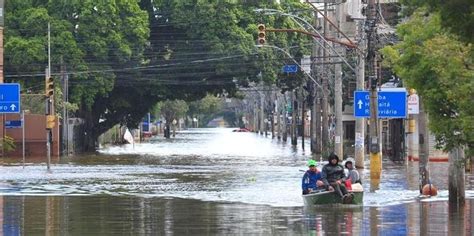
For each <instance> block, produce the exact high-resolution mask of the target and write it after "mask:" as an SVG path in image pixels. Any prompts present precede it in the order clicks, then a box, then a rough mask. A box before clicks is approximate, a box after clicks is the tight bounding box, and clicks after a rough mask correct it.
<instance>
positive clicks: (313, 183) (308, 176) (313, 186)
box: [301, 160, 324, 194]
mask: <svg viewBox="0 0 474 236" xmlns="http://www.w3.org/2000/svg"><path fill="white" fill-rule="evenodd" d="M308 168H309V169H308V170H307V171H306V172H305V173H304V175H303V181H302V185H301V186H302V189H303V194H308V193H311V192H312V191H314V190H317V189H324V183H323V181H321V172H320V171H319V170H318V168H316V161H315V160H309V161H308Z"/></svg>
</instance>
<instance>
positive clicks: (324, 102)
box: [321, 2, 329, 155]
mask: <svg viewBox="0 0 474 236" xmlns="http://www.w3.org/2000/svg"><path fill="white" fill-rule="evenodd" d="M324 15H325V16H327V15H328V4H327V3H326V2H325V3H324ZM323 21H324V23H323V28H324V38H328V31H329V24H328V21H327V20H324V19H323ZM323 45H325V47H324V48H323V60H324V62H323V76H322V78H321V79H322V81H321V86H322V87H323V88H322V97H321V106H322V109H321V110H322V114H321V116H322V134H321V145H322V151H323V154H326V155H327V154H328V151H329V147H328V145H329V127H328V126H329V122H328V96H329V94H328V90H329V85H328V79H329V78H328V77H329V70H328V69H329V66H328V52H327V49H326V48H327V47H329V44H328V42H327V41H325V42H324V44H323Z"/></svg>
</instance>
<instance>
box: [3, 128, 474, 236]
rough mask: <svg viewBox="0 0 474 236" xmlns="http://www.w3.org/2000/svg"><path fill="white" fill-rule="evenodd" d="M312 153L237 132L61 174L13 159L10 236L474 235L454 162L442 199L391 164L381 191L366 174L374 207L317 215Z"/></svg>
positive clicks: (117, 152) (78, 161)
mask: <svg viewBox="0 0 474 236" xmlns="http://www.w3.org/2000/svg"><path fill="white" fill-rule="evenodd" d="M305 146H306V149H307V150H306V151H303V150H302V149H301V145H299V146H298V147H297V148H293V147H292V146H291V145H289V144H284V143H282V142H280V141H278V140H276V139H274V140H272V139H271V137H270V136H269V137H264V136H261V135H257V134H255V133H235V132H232V129H191V130H189V131H183V132H179V133H178V134H177V135H176V137H175V138H173V139H170V140H165V139H163V138H162V137H156V138H154V139H151V140H150V142H147V143H141V144H135V145H124V146H113V147H105V148H102V149H100V152H99V153H98V154H96V155H92V156H80V157H71V158H66V159H61V160H57V162H55V164H53V165H52V167H51V172H47V171H46V165H45V163H41V162H37V161H29V160H28V159H27V164H26V166H25V168H23V167H22V165H21V163H16V164H12V161H11V160H2V161H3V162H4V163H3V165H2V166H0V173H1V174H0V204H1V205H2V206H3V207H2V208H0V225H2V226H3V227H1V228H0V235H189V234H196V235H203V234H204V235H214V234H217V235H227V234H251V235H254V234H255V235H275V234H282V235H294V234H296V235H299V234H305V235H306V234H308V233H309V234H312V233H313V234H335V235H337V234H349V235H425V234H429V235H448V234H449V235H472V234H473V233H474V228H473V227H474V206H473V204H474V200H473V199H474V191H473V190H472V189H473V184H472V181H473V179H474V177H472V176H469V175H468V176H467V181H466V188H467V189H468V190H467V191H466V197H467V198H468V199H467V201H466V205H465V206H464V207H463V208H462V210H460V211H456V210H453V209H450V207H449V205H448V202H447V199H448V192H447V188H448V173H447V170H448V164H447V163H431V164H430V170H431V177H432V183H433V184H434V185H435V186H437V187H438V188H439V189H440V191H439V195H438V196H437V197H434V198H430V199H419V198H418V195H419V191H418V165H417V163H416V162H414V163H403V164H396V163H392V162H390V161H388V160H386V161H384V163H383V172H382V180H381V182H380V183H378V184H375V185H374V183H371V182H370V180H369V179H368V178H369V162H368V160H367V162H366V163H365V168H364V169H363V170H360V173H361V174H362V177H363V185H364V188H365V190H366V192H365V194H364V204H363V206H323V207H314V208H305V207H304V206H303V200H302V197H301V177H302V175H303V171H304V170H306V166H305V164H306V161H307V160H308V159H309V158H310V151H309V144H307V145H305ZM20 160H21V159H17V161H18V162H19V161H20ZM318 164H321V162H320V161H318ZM321 167H322V166H319V168H320V169H321Z"/></svg>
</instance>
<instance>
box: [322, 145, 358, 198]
mask: <svg viewBox="0 0 474 236" xmlns="http://www.w3.org/2000/svg"><path fill="white" fill-rule="evenodd" d="M328 162H329V163H328V164H326V165H324V166H323V170H322V172H321V178H322V181H323V183H324V186H325V187H326V190H328V191H334V192H335V193H336V194H337V195H338V196H339V197H340V198H341V200H342V202H343V203H350V202H352V198H353V195H352V194H350V193H349V192H348V191H347V189H346V186H345V181H346V175H345V173H344V167H343V166H342V165H341V164H339V157H338V156H337V155H336V154H334V153H331V154H330V155H329V157H328Z"/></svg>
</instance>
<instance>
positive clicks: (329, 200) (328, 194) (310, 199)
mask: <svg viewBox="0 0 474 236" xmlns="http://www.w3.org/2000/svg"><path fill="white" fill-rule="evenodd" d="M349 192H350V193H352V194H354V197H353V198H352V202H351V203H348V204H352V205H362V204H363V202H364V190H363V189H362V185H360V184H353V185H352V190H349ZM303 200H304V205H305V206H313V205H325V204H338V203H340V204H342V203H343V202H342V199H341V198H340V197H339V196H337V195H336V194H335V193H334V191H326V190H321V191H316V192H313V193H309V194H304V195H303Z"/></svg>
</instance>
